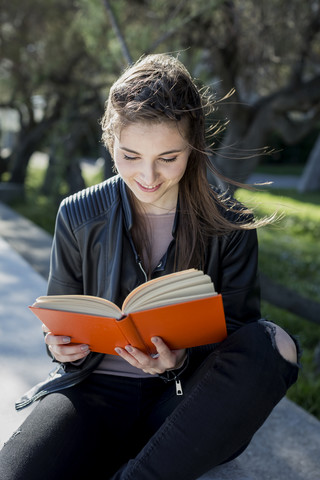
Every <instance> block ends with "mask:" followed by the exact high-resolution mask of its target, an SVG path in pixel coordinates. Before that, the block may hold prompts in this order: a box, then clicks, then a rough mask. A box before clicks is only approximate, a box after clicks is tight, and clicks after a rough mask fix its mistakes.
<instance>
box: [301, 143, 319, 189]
mask: <svg viewBox="0 0 320 480" xmlns="http://www.w3.org/2000/svg"><path fill="white" fill-rule="evenodd" d="M315 190H320V135H319V136H318V138H317V140H316V142H315V144H314V146H313V149H312V151H311V153H310V155H309V158H308V162H307V164H306V166H305V168H304V171H303V173H302V176H301V178H300V180H299V184H298V191H299V192H301V193H305V192H311V191H315Z"/></svg>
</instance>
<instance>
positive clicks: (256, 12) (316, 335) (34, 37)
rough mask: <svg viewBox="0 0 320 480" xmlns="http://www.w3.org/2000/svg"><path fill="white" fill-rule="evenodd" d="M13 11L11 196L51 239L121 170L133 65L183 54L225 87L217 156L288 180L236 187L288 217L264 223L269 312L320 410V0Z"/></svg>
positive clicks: (6, 85)
mask: <svg viewBox="0 0 320 480" xmlns="http://www.w3.org/2000/svg"><path fill="white" fill-rule="evenodd" d="M0 18H1V31H0V44H1V58H0V135H1V157H0V201H3V202H6V203H8V204H9V205H10V206H11V208H13V209H14V210H16V211H17V212H19V213H20V214H21V215H23V216H25V217H27V218H29V219H31V220H32V221H33V222H35V223H37V224H38V225H39V226H41V227H42V228H43V229H45V230H46V231H48V232H49V233H50V234H52V233H53V229H54V220H55V215H56V211H57V208H58V205H59V202H60V201H61V199H62V198H63V197H64V196H66V195H68V194H70V193H73V192H75V191H78V190H79V189H81V188H83V187H85V186H89V185H92V184H94V183H97V182H100V181H102V180H103V179H105V178H108V177H109V176H111V175H112V167H111V162H110V156H109V154H108V152H107V151H106V150H105V148H104V147H103V145H102V143H101V139H100V137H101V132H100V126H99V119H100V118H101V116H102V113H103V108H104V103H105V100H106V98H107V95H108V89H109V87H110V86H111V84H112V83H113V81H114V80H115V79H116V78H117V77H118V76H119V74H120V73H121V72H122V70H123V68H125V67H126V65H128V64H130V63H131V62H132V61H135V60H137V59H138V58H139V57H140V56H141V55H143V54H146V53H160V52H171V53H173V54H175V55H179V58H180V59H181V61H182V62H183V63H184V64H185V65H186V66H187V68H188V69H189V71H190V72H191V74H192V75H193V76H194V77H195V78H196V79H197V83H198V85H199V86H201V87H204V88H206V87H210V88H211V89H212V91H213V93H214V94H215V96H216V99H217V106H216V110H215V112H214V113H213V114H212V117H211V118H210V119H209V120H210V122H211V123H213V124H214V125H216V126H217V127H218V130H219V128H220V127H221V128H220V132H219V133H217V134H216V137H215V145H214V151H213V155H212V162H213V163H214V164H215V166H216V167H217V168H218V170H219V171H220V172H221V173H222V174H224V175H225V176H227V177H229V178H233V179H235V180H237V181H241V182H248V183H252V182H253V181H254V180H255V179H262V180H263V181H268V180H269V179H270V180H272V179H275V182H274V184H273V185H265V186H258V187H257V189H256V190H254V191H252V190H245V189H237V190H236V192H235V195H236V196H237V197H238V198H240V199H241V200H242V201H244V202H245V203H246V204H247V205H248V206H250V207H253V208H254V209H255V212H256V215H257V216H264V215H269V214H272V213H273V212H274V211H278V212H279V213H280V214H281V215H282V220H281V221H279V222H277V223H276V224H275V225H273V226H270V227H267V228H263V229H261V230H260V231H259V241H260V269H261V282H262V300H263V315H264V316H265V317H267V318H269V319H271V320H273V321H275V322H276V323H278V324H280V325H282V326H284V327H287V328H288V329H289V330H290V331H291V332H292V333H294V334H295V335H297V336H298V337H299V339H300V342H301V343H302V347H303V350H304V354H303V361H302V364H303V367H302V371H301V377H300V381H299V382H298V383H297V385H295V386H294V387H293V388H292V389H291V390H290V392H289V397H290V398H291V399H292V400H294V401H295V402H297V403H298V404H300V405H301V406H302V407H304V408H305V409H307V410H308V411H309V412H310V413H312V414H314V415H315V416H317V417H318V418H320V254H319V244H320V243H319V242H320V208H319V204H320V0H306V1H303V2H302V1H301V0H259V1H256V0H206V1H205V2H204V1H200V0H177V1H170V0H130V1H129V0H113V1H112V0H110V1H106V0H24V1H23V2H21V1H20V0H19V1H18V0H10V1H9V0H1V12H0ZM229 94H230V95H229ZM211 180H212V181H214V179H212V178H211ZM289 180H290V181H289ZM0 235H1V232H0ZM17 235H18V232H17Z"/></svg>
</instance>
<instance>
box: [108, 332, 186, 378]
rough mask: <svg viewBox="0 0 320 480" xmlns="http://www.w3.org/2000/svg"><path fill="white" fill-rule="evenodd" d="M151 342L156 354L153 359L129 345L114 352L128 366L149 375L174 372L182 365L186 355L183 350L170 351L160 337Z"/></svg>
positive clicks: (152, 339) (153, 338)
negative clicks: (127, 363)
mask: <svg viewBox="0 0 320 480" xmlns="http://www.w3.org/2000/svg"><path fill="white" fill-rule="evenodd" d="M151 341H152V343H153V344H154V345H155V347H156V349H157V353H158V355H157V356H156V357H155V358H154V357H152V356H150V355H147V354H146V353H143V352H141V350H139V349H137V348H134V347H132V346H131V345H127V346H126V347H125V348H119V347H117V348H116V349H115V350H116V352H117V353H118V354H119V355H120V357H122V358H123V359H124V360H126V361H127V362H129V363H130V365H132V366H133V367H137V368H140V369H141V370H142V371H143V372H145V373H150V374H151V375H157V374H161V373H164V372H165V371H166V370H175V369H176V368H180V367H181V366H182V365H183V363H184V361H185V359H186V355H187V353H186V350H185V349H182V350H170V349H169V348H168V347H167V345H166V344H165V343H164V341H163V340H162V339H161V338H160V337H152V338H151Z"/></svg>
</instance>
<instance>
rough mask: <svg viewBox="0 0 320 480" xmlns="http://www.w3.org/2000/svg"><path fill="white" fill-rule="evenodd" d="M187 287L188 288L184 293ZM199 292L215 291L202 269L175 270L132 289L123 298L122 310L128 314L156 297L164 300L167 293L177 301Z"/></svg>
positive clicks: (146, 305)
mask: <svg viewBox="0 0 320 480" xmlns="http://www.w3.org/2000/svg"><path fill="white" fill-rule="evenodd" d="M187 288H189V290H188V292H187V293H185V291H186V289H187ZM201 292H203V293H204V294H205V295H206V294H207V293H208V292H211V294H212V295H213V294H214V293H215V290H214V285H213V283H212V281H211V278H210V277H209V276H208V275H204V273H203V272H202V271H200V270H195V269H189V270H184V271H182V272H175V273H173V274H169V275H165V276H163V277H159V278H156V279H153V280H150V281H149V282H147V283H144V284H142V285H140V286H139V287H137V288H136V289H134V290H133V291H132V292H131V293H130V294H129V295H128V297H127V298H126V299H125V301H124V303H123V306H122V311H123V312H124V313H125V314H128V313H130V312H133V311H135V310H137V309H141V306H142V305H143V308H149V304H148V302H149V301H151V302H152V303H154V301H155V300H156V299H157V298H159V299H160V298H161V300H164V299H165V298H166V295H169V296H168V297H167V298H168V299H169V300H170V299H172V298H173V296H172V295H174V298H176V300H177V301H179V299H183V298H185V297H186V296H190V295H192V294H193V295H199V294H200V293H201Z"/></svg>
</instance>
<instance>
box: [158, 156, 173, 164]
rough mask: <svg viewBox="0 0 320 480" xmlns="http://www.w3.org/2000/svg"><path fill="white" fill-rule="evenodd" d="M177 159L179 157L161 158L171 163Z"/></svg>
mask: <svg viewBox="0 0 320 480" xmlns="http://www.w3.org/2000/svg"><path fill="white" fill-rule="evenodd" d="M176 159H177V157H170V158H163V157H162V158H160V160H162V161H163V162H167V163H170V162H174V161H175V160H176Z"/></svg>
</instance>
